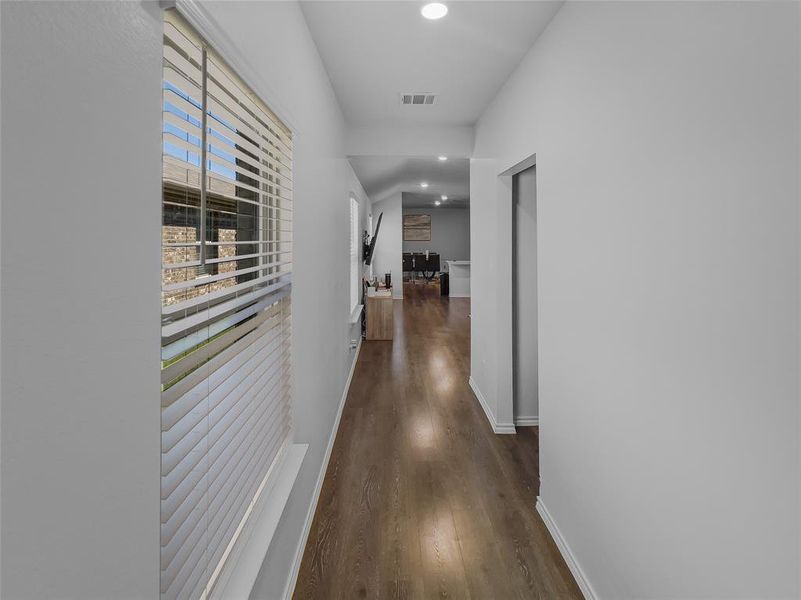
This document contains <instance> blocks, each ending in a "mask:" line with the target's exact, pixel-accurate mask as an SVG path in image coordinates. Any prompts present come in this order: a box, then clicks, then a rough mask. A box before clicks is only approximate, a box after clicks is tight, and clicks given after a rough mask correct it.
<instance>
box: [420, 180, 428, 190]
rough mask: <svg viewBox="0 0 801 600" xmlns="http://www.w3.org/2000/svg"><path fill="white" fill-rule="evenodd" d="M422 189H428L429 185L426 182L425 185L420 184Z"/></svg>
mask: <svg viewBox="0 0 801 600" xmlns="http://www.w3.org/2000/svg"><path fill="white" fill-rule="evenodd" d="M420 187H421V188H427V187H428V184H427V183H426V182H425V181H424V182H423V183H421V184H420Z"/></svg>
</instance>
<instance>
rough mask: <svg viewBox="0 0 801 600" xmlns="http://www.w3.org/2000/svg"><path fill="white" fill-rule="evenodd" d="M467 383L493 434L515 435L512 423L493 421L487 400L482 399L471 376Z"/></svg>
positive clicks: (493, 417)
mask: <svg viewBox="0 0 801 600" xmlns="http://www.w3.org/2000/svg"><path fill="white" fill-rule="evenodd" d="M467 383H468V384H469V385H470V389H471V390H473V394H475V396H476V399H477V400H478V403H479V404H480V405H481V408H483V409H484V414H485V415H487V420H488V421H489V422H490V425H491V426H492V431H493V432H495V433H517V430H516V429H515V426H514V424H513V423H498V422H497V421H496V420H495V415H493V414H492V411H491V410H490V408H489V404H488V403H487V399H486V398H484V394H482V393H481V390H479V389H478V386H477V385H476V381H475V379H473V376H472V375H471V376H470V378H469V379H468V380H467Z"/></svg>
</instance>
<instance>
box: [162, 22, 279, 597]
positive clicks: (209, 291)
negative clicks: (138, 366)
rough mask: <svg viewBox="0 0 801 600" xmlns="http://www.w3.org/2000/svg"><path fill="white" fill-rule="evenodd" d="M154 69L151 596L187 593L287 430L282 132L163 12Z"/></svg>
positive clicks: (232, 531) (194, 591)
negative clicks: (155, 436)
mask: <svg viewBox="0 0 801 600" xmlns="http://www.w3.org/2000/svg"><path fill="white" fill-rule="evenodd" d="M163 67H164V71H163V73H164V74H163V204H162V218H163V221H162V263H163V264H162V344H161V359H162V371H161V383H162V393H161V411H162V417H161V423H162V435H161V451H162V460H161V597H162V598H163V599H165V600H167V599H169V600H172V599H184V598H186V599H198V598H206V597H214V590H215V588H214V586H215V583H216V582H217V581H218V577H219V575H220V573H221V572H222V571H223V569H224V568H225V566H226V565H225V559H226V557H227V556H228V554H229V552H230V550H231V548H233V545H234V543H235V542H236V538H237V535H238V533H239V531H241V529H242V527H243V525H244V523H245V521H246V519H247V517H248V515H249V514H250V511H251V508H252V506H253V503H254V501H255V500H256V499H257V497H258V494H259V493H260V491H261V490H262V489H263V488H264V483H265V481H266V479H267V476H268V474H269V472H270V468H271V466H272V465H273V464H274V463H275V462H276V461H277V460H279V458H280V456H281V454H282V452H283V451H284V448H285V446H286V444H287V441H288V439H289V435H290V430H291V417H290V393H291V390H290V379H289V373H290V319H291V273H292V139H291V133H290V131H289V130H288V129H287V128H286V127H285V126H284V125H283V124H282V123H281V122H280V121H279V119H278V118H277V117H276V116H275V115H274V114H273V113H272V112H271V111H270V110H269V108H267V106H265V104H264V103H263V102H261V101H260V100H259V99H258V97H256V96H255V94H253V92H252V91H251V90H250V89H249V88H248V87H247V86H246V85H245V84H244V83H243V82H242V81H241V80H240V78H239V77H237V75H236V74H235V73H233V72H232V70H231V69H230V68H229V67H228V66H227V65H226V64H225V63H224V62H223V61H222V60H221V59H220V57H219V56H217V55H216V54H215V53H214V51H213V50H212V49H211V48H208V47H207V46H206V44H205V43H204V41H203V40H202V39H201V38H200V36H199V35H198V34H197V33H196V32H194V30H193V29H192V28H191V27H190V26H189V25H188V24H187V23H186V22H185V21H184V20H183V19H182V18H181V17H180V15H178V13H176V12H175V11H174V10H168V11H165V23H164V65H163Z"/></svg>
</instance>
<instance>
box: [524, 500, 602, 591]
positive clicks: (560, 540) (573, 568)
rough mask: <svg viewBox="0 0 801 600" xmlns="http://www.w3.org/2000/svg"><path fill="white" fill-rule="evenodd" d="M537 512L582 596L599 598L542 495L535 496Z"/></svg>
mask: <svg viewBox="0 0 801 600" xmlns="http://www.w3.org/2000/svg"><path fill="white" fill-rule="evenodd" d="M537 512H538V513H540V517H542V521H543V523H545V526H546V527H547V528H548V532H549V533H550V534H551V537H552V538H553V541H554V542H556V547H557V548H559V552H560V554H561V555H562V558H564V559H565V562H566V563H567V568H568V569H570V572H571V573H572V574H573V578H574V579H575V580H576V583H577V584H578V586H579V589H580V590H581V593H582V594H584V598H586V600H600V596H598V594H596V593H595V590H594V589H593V587H592V585H591V584H590V580H589V579H587V576H586V575H585V574H584V571H582V570H581V565H579V563H578V560H576V557H575V556H574V555H573V552H571V550H570V546H568V545H567V541H565V538H564V536H562V532H561V531H559V527H557V526H556V521H554V520H553V517H552V516H551V513H549V512H548V509H547V508H546V507H545V503H544V502H543V501H542V496H537Z"/></svg>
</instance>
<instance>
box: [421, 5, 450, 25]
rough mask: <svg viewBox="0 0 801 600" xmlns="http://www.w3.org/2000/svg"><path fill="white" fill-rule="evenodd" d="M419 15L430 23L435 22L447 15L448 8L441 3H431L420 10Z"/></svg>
mask: <svg viewBox="0 0 801 600" xmlns="http://www.w3.org/2000/svg"><path fill="white" fill-rule="evenodd" d="M420 14H421V15H423V16H424V17H425V18H426V19H429V20H430V21H435V20H437V19H441V18H442V17H444V16H445V15H447V14H448V7H447V6H445V5H444V4H442V2H431V3H430V4H426V5H425V6H424V7H423V8H421V9H420Z"/></svg>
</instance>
